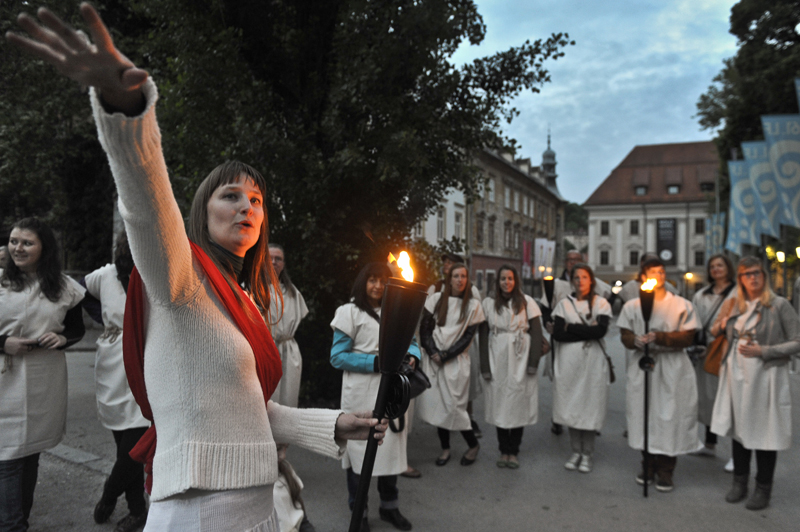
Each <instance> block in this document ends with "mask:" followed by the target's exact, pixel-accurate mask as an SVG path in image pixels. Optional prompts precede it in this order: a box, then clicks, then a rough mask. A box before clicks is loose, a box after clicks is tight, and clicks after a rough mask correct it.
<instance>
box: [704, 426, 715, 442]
mask: <svg viewBox="0 0 800 532" xmlns="http://www.w3.org/2000/svg"><path fill="white" fill-rule="evenodd" d="M716 444H717V435H716V434H714V433H713V432H711V427H706V445H716Z"/></svg>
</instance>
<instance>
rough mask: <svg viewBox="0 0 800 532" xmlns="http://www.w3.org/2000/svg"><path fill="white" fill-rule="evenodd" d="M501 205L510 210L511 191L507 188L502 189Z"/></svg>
mask: <svg viewBox="0 0 800 532" xmlns="http://www.w3.org/2000/svg"><path fill="white" fill-rule="evenodd" d="M503 196H504V198H503V200H504V202H503V204H504V205H505V207H506V209H510V208H511V189H510V188H508V187H503Z"/></svg>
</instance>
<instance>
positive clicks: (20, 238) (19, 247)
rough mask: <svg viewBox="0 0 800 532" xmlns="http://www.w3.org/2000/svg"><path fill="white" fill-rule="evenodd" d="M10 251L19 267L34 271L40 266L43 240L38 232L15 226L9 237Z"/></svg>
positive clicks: (26, 270)
mask: <svg viewBox="0 0 800 532" xmlns="http://www.w3.org/2000/svg"><path fill="white" fill-rule="evenodd" d="M8 251H9V253H10V254H11V260H13V261H14V264H16V265H17V268H19V269H20V270H22V271H23V272H26V273H33V272H35V271H36V269H37V268H38V267H39V259H40V258H41V257H42V241H41V240H39V235H37V234H36V232H34V231H31V230H30V229H19V228H17V227H15V228H14V229H12V230H11V236H10V237H9V238H8Z"/></svg>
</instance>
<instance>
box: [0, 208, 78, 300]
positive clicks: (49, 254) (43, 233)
mask: <svg viewBox="0 0 800 532" xmlns="http://www.w3.org/2000/svg"><path fill="white" fill-rule="evenodd" d="M11 229H20V230H26V231H33V232H34V233H36V236H37V237H39V241H40V242H41V243H42V255H41V256H40V257H39V263H38V264H37V265H36V276H37V277H38V279H39V287H40V289H41V290H42V293H43V294H44V295H45V297H47V299H49V300H50V301H53V302H55V301H58V300H59V298H60V297H61V292H62V291H63V290H64V278H63V277H62V275H61V260H60V259H59V257H58V242H57V241H56V236H55V235H54V234H53V231H52V229H50V227H49V226H48V225H47V224H45V223H44V222H42V221H41V220H39V219H38V218H33V217H31V218H23V219H22V220H20V221H18V222H16V223H15V224H14V225H12V226H11ZM26 281H27V279H26V276H25V274H24V272H23V271H22V270H20V269H19V268H18V267H17V265H16V264H15V263H14V260H13V258H11V257H9V260H8V264H7V267H6V268H5V269H4V270H3V275H2V277H0V285H2V286H3V287H6V288H11V290H13V291H15V292H21V291H22V290H23V289H24V288H25V283H26Z"/></svg>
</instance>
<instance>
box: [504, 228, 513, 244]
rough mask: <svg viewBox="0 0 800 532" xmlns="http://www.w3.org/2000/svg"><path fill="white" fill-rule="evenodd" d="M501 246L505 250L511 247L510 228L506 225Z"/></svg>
mask: <svg viewBox="0 0 800 532" xmlns="http://www.w3.org/2000/svg"><path fill="white" fill-rule="evenodd" d="M503 229H504V230H503V245H504V246H505V247H507V248H510V247H511V226H510V225H507V226H505V227H504V228H503Z"/></svg>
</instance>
